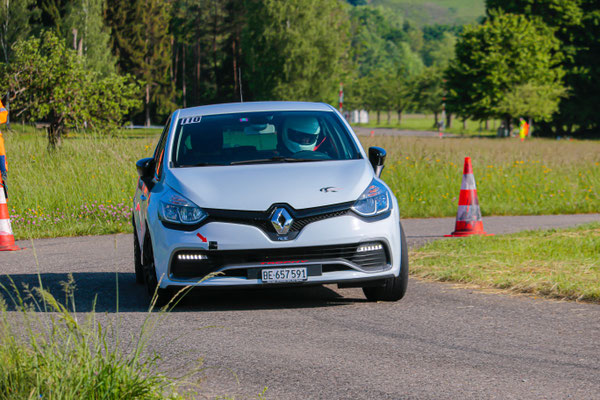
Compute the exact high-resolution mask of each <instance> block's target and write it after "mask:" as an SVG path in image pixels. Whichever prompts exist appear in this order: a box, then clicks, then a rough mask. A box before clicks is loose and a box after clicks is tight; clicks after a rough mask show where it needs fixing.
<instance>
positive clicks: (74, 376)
mask: <svg viewBox="0 0 600 400" xmlns="http://www.w3.org/2000/svg"><path fill="white" fill-rule="evenodd" d="M11 282H12V281H11ZM0 286H1V288H2V289H3V292H4V293H3V294H4V295H6V296H7V297H8V298H9V299H10V302H11V303H12V307H11V308H12V309H14V310H16V312H9V311H8V308H9V307H8V306H7V303H6V301H5V300H4V299H3V298H1V297H0V399H7V400H8V399H42V398H43V399H61V400H68V399H148V400H153V399H156V400H159V399H173V400H174V399H183V398H188V397H189V396H188V395H187V394H186V396H185V397H184V396H182V395H180V394H178V392H177V388H178V386H179V385H180V384H182V378H171V377H167V376H166V375H164V374H161V373H158V372H157V370H156V367H157V362H158V361H159V360H160V357H159V356H158V355H157V354H155V353H152V352H149V351H148V349H147V347H148V346H147V345H148V341H149V339H150V338H151V337H152V336H153V333H154V331H155V328H156V326H157V323H159V322H160V321H161V320H162V319H164V318H163V317H164V316H165V313H166V312H167V311H168V310H167V309H166V308H165V309H163V310H162V311H161V312H160V313H159V314H158V317H156V316H155V315H154V314H152V313H150V314H149V315H148V317H147V318H146V320H145V321H144V323H143V325H142V328H141V331H140V333H139V336H138V337H137V338H134V339H133V342H134V346H133V349H131V351H129V352H127V353H124V352H123V351H122V350H121V347H122V346H121V343H120V339H119V331H118V322H117V325H116V326H115V325H109V326H108V327H107V326H102V325H101V324H100V322H98V321H97V320H96V314H95V312H93V311H92V312H91V313H88V314H86V317H85V320H84V321H82V322H80V321H79V320H78V317H77V314H76V309H75V303H74V297H73V290H74V281H73V278H72V276H69V280H68V282H65V283H64V289H65V293H66V296H65V298H66V300H65V304H61V303H60V302H59V301H57V300H56V298H55V297H54V296H53V295H52V294H51V293H50V292H48V291H46V290H44V289H43V287H42V286H41V281H40V287H35V288H33V289H29V288H25V289H24V291H23V294H24V295H22V294H21V292H20V291H19V290H18V289H17V287H16V285H15V283H14V282H12V284H11V285H10V287H5V286H4V285H2V284H0ZM149 311H152V308H150V310H149ZM193 372H194V371H190V373H193Z"/></svg>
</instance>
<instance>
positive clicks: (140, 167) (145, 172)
mask: <svg viewBox="0 0 600 400" xmlns="http://www.w3.org/2000/svg"><path fill="white" fill-rule="evenodd" d="M155 164H156V163H155V162H154V158H152V157H148V158H142V159H141V160H138V161H137V162H136V163H135V168H136V169H137V173H138V175H139V176H140V178H142V180H144V181H149V180H151V179H152V177H153V176H154V169H155V168H156V165H155Z"/></svg>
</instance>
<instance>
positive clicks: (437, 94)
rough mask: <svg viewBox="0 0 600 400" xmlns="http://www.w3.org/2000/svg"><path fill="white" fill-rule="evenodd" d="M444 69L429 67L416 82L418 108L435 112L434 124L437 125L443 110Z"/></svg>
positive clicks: (415, 91) (415, 96)
mask: <svg viewBox="0 0 600 400" xmlns="http://www.w3.org/2000/svg"><path fill="white" fill-rule="evenodd" d="M443 82H444V81H443V77H442V70H441V69H440V68H438V67H429V68H426V69H425V71H423V73H422V74H421V75H419V76H418V77H417V78H416V79H415V82H414V99H415V105H416V107H417V109H419V110H421V111H429V112H431V113H433V116H434V122H433V126H434V127H437V126H438V122H439V119H438V118H439V114H440V113H441V112H442V103H443V98H444V83H443Z"/></svg>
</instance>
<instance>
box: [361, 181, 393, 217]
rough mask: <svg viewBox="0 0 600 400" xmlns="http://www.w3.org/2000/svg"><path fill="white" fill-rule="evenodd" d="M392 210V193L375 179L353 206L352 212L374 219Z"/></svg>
mask: <svg viewBox="0 0 600 400" xmlns="http://www.w3.org/2000/svg"><path fill="white" fill-rule="evenodd" d="M391 208H392V204H391V200H390V193H389V192H388V190H387V189H386V188H385V186H383V185H382V184H381V183H380V182H378V181H376V180H375V179H373V180H372V181H371V184H370V185H369V187H368V188H367V189H366V190H365V191H364V192H363V194H361V195H360V197H359V198H358V200H356V203H354V205H353V206H352V211H354V212H355V213H357V214H358V215H361V216H363V217H374V216H376V215H380V214H383V213H385V212H387V211H389V210H390V209H391Z"/></svg>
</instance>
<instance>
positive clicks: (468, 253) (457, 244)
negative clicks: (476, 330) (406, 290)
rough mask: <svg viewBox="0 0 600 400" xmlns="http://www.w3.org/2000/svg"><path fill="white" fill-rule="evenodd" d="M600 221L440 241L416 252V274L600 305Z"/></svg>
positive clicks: (413, 254) (413, 261) (413, 258)
mask: <svg viewBox="0 0 600 400" xmlns="http://www.w3.org/2000/svg"><path fill="white" fill-rule="evenodd" d="M599 254H600V223H593V224H587V225H583V226H579V227H576V228H570V229H553V230H543V231H529V232H521V233H516V234H510V235H501V236H472V237H467V238H453V239H448V240H439V241H436V242H432V243H430V244H427V245H425V246H424V247H422V248H419V249H417V250H414V251H411V255H410V257H411V274H412V275H413V276H416V277H420V278H425V279H431V280H436V281H448V282H460V283H468V284H475V285H478V286H480V287H483V288H496V289H504V290H509V291H512V292H517V293H527V294H532V295H536V296H544V297H550V298H556V299H566V300H578V301H589V302H595V303H600V284H599V282H600V256H599Z"/></svg>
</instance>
